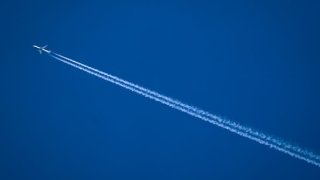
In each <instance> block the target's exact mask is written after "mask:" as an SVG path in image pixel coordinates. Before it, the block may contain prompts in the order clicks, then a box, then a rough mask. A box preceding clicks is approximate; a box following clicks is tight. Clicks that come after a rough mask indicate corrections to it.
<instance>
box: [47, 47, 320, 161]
mask: <svg viewBox="0 0 320 180" xmlns="http://www.w3.org/2000/svg"><path fill="white" fill-rule="evenodd" d="M51 55H55V56H57V57H60V58H62V59H65V60H68V61H70V62H72V63H74V64H77V65H79V66H82V67H85V68H87V69H90V70H92V71H94V72H96V73H98V74H101V75H103V76H106V77H108V78H110V79H114V80H115V81H119V82H121V83H123V84H126V85H128V86H131V87H133V88H136V89H138V90H140V91H142V92H145V93H147V94H150V95H152V96H156V97H158V98H160V99H164V100H165V101H168V102H171V103H173V104H176V105H177V106H181V107H183V108H186V109H188V110H189V111H193V112H196V113H197V114H201V115H202V116H205V117H208V118H210V119H214V120H215V121H218V122H220V123H222V124H225V125H226V126H231V127H233V128H236V129H238V130H240V131H245V132H246V133H248V134H250V135H251V136H256V137H258V138H260V139H263V140H264V141H269V142H271V143H273V144H277V145H278V146H281V147H283V148H285V149H290V150H291V151H295V152H296V153H298V154H303V155H304V156H308V157H310V158H312V159H316V160H320V156H318V155H316V154H314V153H312V152H310V151H307V150H304V149H302V148H300V147H299V146H297V145H292V144H289V143H287V142H285V141H283V140H280V139H277V138H274V137H272V136H270V135H267V134H264V133H262V132H258V131H257V130H254V129H252V128H249V127H246V126H243V125H240V124H238V123H236V122H233V121H229V120H226V119H223V118H221V117H219V116H216V115H213V114H211V113H209V112H206V111H204V110H201V109H199V108H197V107H194V106H190V105H187V104H185V103H183V102H180V101H178V100H176V99H172V98H170V97H167V96H164V95H162V94H160V93H158V92H156V91H152V90H149V89H146V88H144V87H141V86H139V85H137V84H134V83H131V82H129V81H126V80H123V79H121V78H119V77H116V76H113V75H111V74H108V73H106V72H103V71H100V70H98V69H95V68H92V67H90V66H87V65H85V64H82V63H80V62H77V61H75V60H72V59H70V58H68V57H65V56H63V55H60V54H58V53H54V52H52V53H51Z"/></svg>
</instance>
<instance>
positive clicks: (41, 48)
mask: <svg viewBox="0 0 320 180" xmlns="http://www.w3.org/2000/svg"><path fill="white" fill-rule="evenodd" d="M47 46H48V45H45V46H42V47H39V46H36V45H33V47H34V48H36V49H38V51H39V53H40V54H41V53H42V51H43V52H46V53H48V54H50V53H51V51H49V50H47V49H45V48H46V47H47Z"/></svg>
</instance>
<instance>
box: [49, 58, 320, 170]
mask: <svg viewBox="0 0 320 180" xmlns="http://www.w3.org/2000/svg"><path fill="white" fill-rule="evenodd" d="M55 55H57V54H56V53H54V54H50V56H51V57H53V58H55V59H57V60H59V61H61V62H63V63H66V64H68V65H71V66H73V67H75V68H77V69H80V70H82V71H85V72H87V73H89V74H91V75H94V76H96V77H99V78H101V79H104V80H106V81H109V82H111V83H114V84H116V85H119V86H121V87H123V88H126V89H128V90H130V91H132V92H135V93H138V94H140V95H142V96H144V97H147V98H150V99H152V100H155V101H157V102H160V103H162V104H165V105H168V106H169V107H172V108H174V109H177V110H179V111H182V112H184V113H187V114H189V115H191V116H193V117H197V118H199V119H201V120H204V121H207V122H209V123H211V124H214V125H217V126H219V127H221V128H224V129H227V130H229V131H231V132H233V133H236V134H238V135H240V136H243V137H246V138H248V139H251V140H253V141H256V142H258V143H260V144H263V145H266V146H268V147H270V148H273V149H276V150H278V151H280V152H283V153H285V154H288V155H290V156H292V157H295V158H298V159H301V160H304V161H305V162H308V163H311V164H313V165H316V166H318V167H320V163H319V162H318V161H316V159H318V158H319V156H317V155H314V154H313V153H311V152H308V151H306V150H304V151H303V152H302V153H300V152H298V153H297V152H296V148H295V146H292V145H290V146H283V143H281V142H280V143H272V141H268V140H267V141H266V140H264V139H262V138H260V137H259V136H255V135H252V134H250V133H248V132H246V131H245V130H243V129H238V128H235V127H233V126H230V124H225V123H224V121H223V119H220V118H218V119H219V120H217V119H216V118H212V117H210V116H208V117H206V114H202V113H199V112H198V111H196V110H190V109H189V107H190V106H188V105H185V106H181V105H179V103H177V102H174V103H173V102H171V101H174V100H172V99H171V101H168V100H167V99H164V98H160V97H158V96H155V95H154V94H150V93H146V92H145V91H142V90H139V89H138V88H135V87H134V86H130V84H126V83H124V82H123V81H119V79H120V78H114V77H115V76H112V77H110V76H107V75H108V74H106V73H104V72H103V73H100V72H102V71H99V70H96V71H95V69H94V68H91V67H90V66H87V65H82V64H81V63H79V62H77V61H74V60H71V59H69V58H65V57H63V56H55ZM144 89H145V88H144ZM180 103H181V102H180ZM202 112H204V111H202ZM234 124H236V123H233V122H232V123H231V125H234ZM265 138H266V139H272V138H270V137H265ZM286 144H288V143H286ZM310 154H311V155H314V156H315V157H317V158H315V157H313V156H310Z"/></svg>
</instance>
